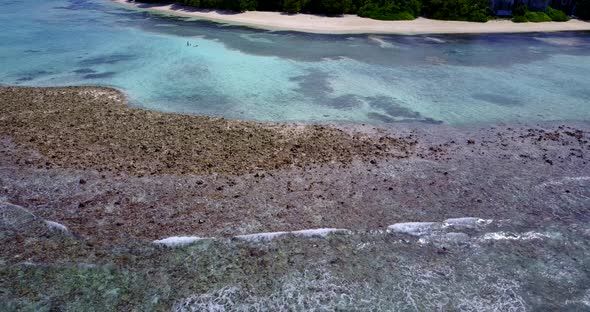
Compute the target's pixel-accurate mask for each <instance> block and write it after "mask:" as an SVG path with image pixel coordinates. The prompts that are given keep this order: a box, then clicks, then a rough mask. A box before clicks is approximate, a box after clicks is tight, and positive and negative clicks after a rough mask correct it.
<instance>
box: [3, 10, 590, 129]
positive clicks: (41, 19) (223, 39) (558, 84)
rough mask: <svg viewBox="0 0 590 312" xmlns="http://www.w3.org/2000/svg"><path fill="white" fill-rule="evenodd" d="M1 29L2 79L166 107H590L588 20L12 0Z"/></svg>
mask: <svg viewBox="0 0 590 312" xmlns="http://www.w3.org/2000/svg"><path fill="white" fill-rule="evenodd" d="M0 29H2V31H0V69H1V70H0V84H5V85H22V86H64V85H106V86H113V87H116V88H118V89H120V90H122V91H124V92H126V93H127V94H128V95H129V99H130V102H131V104H132V105H135V106H140V107H144V108H147V109H153V110H158V111H166V112H181V113H190V114H207V115H214V116H225V117H229V118H239V119H252V120H261V121H300V122H324V121H334V122H358V123H370V124H389V123H397V122H418V123H445V124H452V125H462V124H474V123H487V122H536V121H548V120H590V78H589V77H590V33H559V34H545V33H538V34H501V35H452V36H451V35H449V36H393V35H392V36H388V35H318V34H305V33H296V32H283V31H274V32H273V31H265V30H256V29H249V28H245V27H240V26H231V25H223V24H217V23H213V22H208V21H202V20H195V19H190V18H182V17H170V16H165V15H161V14H154V13H147V12H142V11H137V10H130V9H127V8H123V7H120V6H118V5H116V4H113V3H110V2H109V1H107V0H18V1H16V0H4V1H2V2H0Z"/></svg>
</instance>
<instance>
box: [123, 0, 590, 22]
mask: <svg viewBox="0 0 590 312" xmlns="http://www.w3.org/2000/svg"><path fill="white" fill-rule="evenodd" d="M135 1H137V2H146V3H155V2H157V3H162V2H166V0H135ZM168 2H170V3H172V2H177V3H180V4H182V5H187V6H192V7H196V8H201V9H216V10H229V11H236V12H244V11H277V12H285V13H288V14H295V13H310V14H324V15H328V16H338V15H342V14H357V15H359V16H361V17H368V18H372V19H379V20H412V19H415V18H416V17H418V16H424V17H427V18H432V19H440V20H457V21H471V22H485V21H487V20H488V19H490V18H491V16H492V9H491V5H490V1H489V0H177V1H168ZM556 11H558V10H555V9H551V8H550V7H549V8H548V9H547V13H549V15H546V13H545V12H529V11H528V10H527V8H526V6H524V7H523V4H522V2H519V1H515V4H514V8H513V16H514V19H513V20H514V21H517V22H526V21H532V22H540V21H544V20H545V19H546V18H547V17H546V16H549V17H548V18H549V20H559V19H564V16H566V15H565V13H563V12H561V11H558V12H556ZM541 13H542V14H541ZM574 13H575V15H577V16H578V17H579V18H582V19H590V0H577V2H576V5H575V11H574ZM525 16H526V17H525ZM553 16H556V18H555V19H553ZM527 17H528V19H527ZM566 17H567V16H566ZM565 20H567V18H565Z"/></svg>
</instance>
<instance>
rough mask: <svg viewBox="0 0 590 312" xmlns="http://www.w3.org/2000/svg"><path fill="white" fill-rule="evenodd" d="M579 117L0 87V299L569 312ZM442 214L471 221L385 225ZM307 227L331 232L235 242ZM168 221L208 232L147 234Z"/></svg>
mask: <svg viewBox="0 0 590 312" xmlns="http://www.w3.org/2000/svg"><path fill="white" fill-rule="evenodd" d="M589 130H590V125H588V124H587V123H583V122H578V123H544V124H535V125H487V126H466V127H449V126H444V125H427V124H423V123H421V124H419V125H416V124H405V125H404V124H396V125H395V126H394V127H392V128H388V129H380V128H374V127H371V126H363V125H296V124H263V123H255V122H245V121H234V120H225V119H219V118H209V117H202V116H185V115H177V114H165V113H157V112H150V111H144V110H140V109H135V108H130V107H127V106H126V102H125V99H124V96H123V95H122V94H121V93H119V92H118V91H116V90H113V89H109V88H94V87H68V88H15V87H2V88H0V138H1V140H0V212H1V217H2V218H1V219H0V244H2V246H3V248H1V249H0V264H1V265H0V274H1V275H0V277H2V278H0V301H2V302H5V303H6V307H7V308H6V309H7V310H43V309H48V310H50V309H52V308H54V309H66V310H67V309H69V310H77V311H82V310H92V308H93V307H96V306H101V307H104V308H105V310H131V309H141V310H169V309H170V308H171V307H172V306H173V305H175V307H176V308H177V309H178V311H191V310H206V309H205V307H211V304H214V303H215V304H220V305H221V306H223V307H224V308H226V309H227V310H232V309H233V310H236V309H239V308H241V309H246V310H247V308H252V309H253V308H254V307H256V306H258V307H263V308H266V309H267V310H280V309H289V308H291V309H296V308H297V307H299V308H302V307H303V306H298V304H301V303H302V302H303V303H304V304H307V307H309V304H312V305H313V304H315V303H317V302H324V303H325V304H326V307H329V308H334V307H336V306H338V307H341V308H342V309H345V310H346V309H349V310H363V309H364V310H369V309H367V304H368V305H369V306H370V307H375V308H377V309H383V310H391V309H401V310H405V309H410V310H411V309H418V310H434V309H437V308H441V307H442V309H446V310H453V309H454V310H470V309H471V310H482V309H483V310H485V309H486V308H489V309H490V310H491V309H493V308H495V309H499V310H510V309H512V310H515V311H520V310H538V309H549V310H564V309H565V310H568V309H570V310H583V309H584V308H587V305H585V303H584V302H588V298H590V290H589V289H588V287H587V285H589V284H590V277H589V276H588V274H587V272H588V267H589V265H590V263H588V257H587V254H588V252H590V244H589V243H588V240H587V237H590V236H589V235H590V230H588V222H590V166H589V165H588V161H589V159H588V153H590V142H589V141H590V131H589ZM458 217H477V218H481V219H482V220H490V221H489V222H491V223H489V224H488V225H485V226H480V225H478V226H477V227H475V226H474V227H467V228H458V229H455V228H453V227H451V228H448V229H445V230H444V233H442V232H441V233H433V234H420V235H406V234H404V233H393V234H392V233H389V234H387V233H386V232H385V230H386V229H387V227H388V225H391V224H394V223H398V222H412V221H431V222H441V221H442V220H445V219H448V218H458ZM486 222H487V221H486ZM486 224H487V223H486ZM62 225H63V226H62ZM64 226H65V228H64ZM313 228H340V229H349V230H351V232H349V233H348V234H341V235H336V234H333V235H330V236H328V237H325V238H322V237H286V238H283V239H276V240H271V241H263V242H249V241H243V240H240V239H238V238H235V236H236V235H243V234H251V233H260V232H275V231H295V230H301V229H313ZM185 235H188V236H199V237H213V238H215V239H212V240H203V241H198V242H196V243H193V244H191V245H190V246H187V247H182V248H176V249H170V248H164V247H161V246H156V245H154V244H152V241H153V240H158V239H163V238H166V237H170V236H185ZM153 285H159V287H157V288H154V287H153ZM548 285H551V287H549V286H548ZM310 289H312V290H313V289H316V290H317V291H311V293H310ZM369 290H370V291H369ZM285 296H286V297H285ZM347 296H348V297H347ZM296 298H298V299H296ZM342 298H348V299H346V300H344V299H342ZM367 302H369V303H367ZM232 305H233V306H232ZM328 310H329V309H328Z"/></svg>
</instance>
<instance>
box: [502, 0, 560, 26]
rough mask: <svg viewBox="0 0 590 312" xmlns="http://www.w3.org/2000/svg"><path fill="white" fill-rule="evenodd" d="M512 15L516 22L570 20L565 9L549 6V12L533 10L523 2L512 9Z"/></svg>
mask: <svg viewBox="0 0 590 312" xmlns="http://www.w3.org/2000/svg"><path fill="white" fill-rule="evenodd" d="M512 16H513V17H512V21H513V22H515V23H526V22H532V23H540V22H551V21H555V22H565V21H568V20H569V17H567V15H565V13H563V11H560V10H556V9H553V8H552V7H548V8H547V13H545V12H533V11H529V10H528V9H527V7H526V6H524V5H522V4H521V5H519V6H517V7H515V8H514V10H512Z"/></svg>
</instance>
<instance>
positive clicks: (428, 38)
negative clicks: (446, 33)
mask: <svg viewBox="0 0 590 312" xmlns="http://www.w3.org/2000/svg"><path fill="white" fill-rule="evenodd" d="M424 40H426V41H430V42H434V43H445V42H446V41H445V40H442V39H439V38H434V37H425V38H424Z"/></svg>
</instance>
